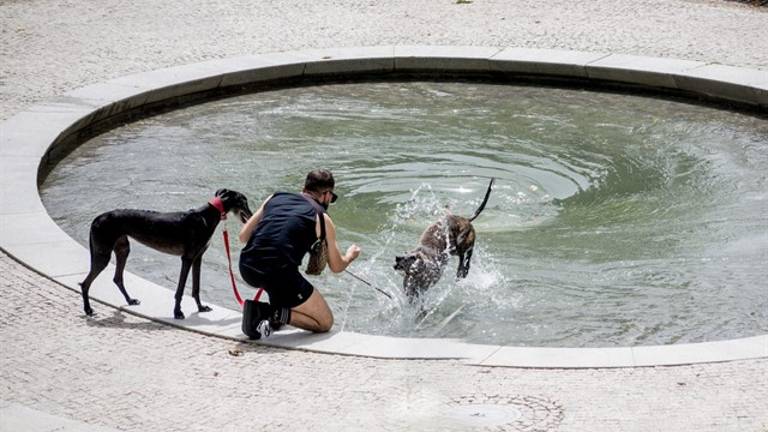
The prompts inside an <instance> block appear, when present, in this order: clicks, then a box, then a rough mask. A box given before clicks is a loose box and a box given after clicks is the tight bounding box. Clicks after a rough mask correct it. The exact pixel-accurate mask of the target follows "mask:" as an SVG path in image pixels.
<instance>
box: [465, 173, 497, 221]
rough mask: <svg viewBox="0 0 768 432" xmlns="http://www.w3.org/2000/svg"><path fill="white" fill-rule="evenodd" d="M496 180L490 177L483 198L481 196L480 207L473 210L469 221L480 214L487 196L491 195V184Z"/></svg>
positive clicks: (486, 202) (486, 201)
mask: <svg viewBox="0 0 768 432" xmlns="http://www.w3.org/2000/svg"><path fill="white" fill-rule="evenodd" d="M494 180H496V179H495V178H493V177H491V182H490V183H488V190H487V191H485V198H483V202H482V203H481V204H480V207H479V208H478V209H477V210H476V211H475V214H474V215H472V217H471V218H469V221H470V222H472V221H473V220H475V219H476V218H477V217H478V216H480V212H482V211H483V209H484V208H485V205H486V204H488V197H490V196H491V186H493V181H494Z"/></svg>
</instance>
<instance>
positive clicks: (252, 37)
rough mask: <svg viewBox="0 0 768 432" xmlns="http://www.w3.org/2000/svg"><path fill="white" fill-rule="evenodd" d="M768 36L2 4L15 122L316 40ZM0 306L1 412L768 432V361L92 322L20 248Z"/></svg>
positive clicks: (750, 49) (631, 41) (622, 44)
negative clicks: (354, 352) (322, 348)
mask: <svg viewBox="0 0 768 432" xmlns="http://www.w3.org/2000/svg"><path fill="white" fill-rule="evenodd" d="M766 28H768V12H766V10H765V9H755V8H751V7H748V6H745V5H742V4H737V3H728V2H720V1H714V0H713V1H704V0H702V1H672V0H636V1H632V2H617V1H614V0H595V1H589V2H566V1H549V2H534V1H528V0H521V1H514V2H511V1H506V0H505V1H501V0H499V1H483V0H475V1H474V2H472V3H470V4H456V2H455V1H454V0H442V1H424V2H413V1H405V0H392V1H379V2H375V1H373V0H364V1H361V0H346V1H341V0H335V1H315V2H306V1H300V0H286V1H280V2H269V3H265V2H253V1H246V0H240V1H238V0H232V1H226V2H209V1H194V2H193V1H176V0H169V1H164V2H154V1H148V0H145V1H135V2H121V1H116V0H105V1H100V2H84V1H77V0H72V1H24V2H21V1H0V120H2V119H6V118H8V117H10V116H11V115H13V113H15V112H17V111H20V110H23V109H24V108H25V107H27V106H28V105H30V104H32V103H35V102H37V101H40V100H42V99H45V98H47V97H51V96H54V95H57V94H60V93H63V92H64V91H67V90H71V89H74V88H77V87H80V86H83V85H86V84H91V83H95V82H99V81H103V80H106V79H109V78H113V77H117V76H121V75H125V74H128V73H132V72H139V71H147V70H152V69H157V68H160V67H164V66H171V65H178V64H184V63H194V62H199V61H203V60H206V59H211V58H219V57H230V56H235V55H241V54H250V53H258V52H268V51H284V50H292V49H301V48H309V47H327V46H354V45H382V44H401V45H406V44H436V45H448V44H451V45H493V46H528V47H541V48H561V49H577V50H585V51H604V52H617V53H625V54H639V55H651V56H659V57H674V58H684V59H691V60H699V61H709V62H718V63H724V64H730V65H736V66H748V67H754V68H759V69H764V70H768V49H766V47H765V40H764V38H762V37H761V35H763V34H764V33H765V29H766ZM0 298H2V306H0V347H2V350H1V351H0V408H7V407H8V406H15V405H21V406H24V407H27V408H29V409H30V410H36V411H41V412H45V413H49V414H51V415H54V416H58V417H62V418H68V419H72V420H76V421H78V422H84V423H87V424H91V425H94V426H101V427H105V428H115V429H118V430H128V431H147V430H164V431H175V430H184V431H239V430H268V429H269V430H276V429H283V428H285V429H289V430H291V429H298V430H334V431H336V430H359V429H362V428H367V429H369V430H441V431H442V430H475V429H477V430H483V429H485V430H498V431H503V430H511V431H635V430H636V431H653V430H659V431H757V432H768V360H765V359H763V360H752V361H739V362H728V363H719V364H705V365H696V366H680V367H665V368H637V369H604V370H596V369H591V370H536V369H514V368H482V367H470V366H464V365H462V364H460V363H457V362H454V361H413V360H410V361H397V360H375V359H365V358H355V357H343V356H336V355H324V354H314V353H306V352H301V351H288V350H280V349H272V348H265V347H259V346H254V345H249V344H241V343H238V342H234V341H229V340H223V339H218V338H211V337H206V336H202V335H199V334H197V333H192V332H188V331H183V330H178V329H175V328H172V327H168V326H165V325H161V324H158V323H154V322H151V321H148V320H145V319H141V318H137V317H134V316H132V315H128V314H125V313H123V312H120V311H117V310H114V309H109V308H107V307H105V306H102V307H101V308H100V312H101V314H100V315H98V316H97V317H96V318H95V319H86V318H84V317H83V316H82V314H81V311H80V306H81V305H80V296H79V294H78V293H75V292H73V291H70V290H68V289H66V288H64V287H62V286H60V285H58V284H56V283H53V282H51V281H49V280H47V279H45V278H43V277H41V276H39V275H37V274H35V273H33V272H31V271H29V270H28V269H26V268H25V267H24V266H22V265H20V264H18V263H17V262H15V261H14V260H12V259H11V258H10V257H8V256H7V255H6V254H4V253H1V252H0ZM238 354H239V355H238ZM3 425H4V423H3V421H2V419H0V430H2V429H3ZM2 432H5V431H4V430H2Z"/></svg>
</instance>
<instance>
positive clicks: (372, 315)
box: [42, 82, 768, 347]
mask: <svg viewBox="0 0 768 432" xmlns="http://www.w3.org/2000/svg"><path fill="white" fill-rule="evenodd" d="M767 123H768V122H766V121H765V120H761V119H757V118H754V117H750V116H746V115H741V114H735V113H730V112H725V111H719V110H715V109H712V108H706V107H700V106H693V105H688V104H683V103H679V102H672V101H666V100H658V99H652V98H646V97H640V96H627V95H616V94H605V93H596V92H589V91H582V90H572V89H571V90H564V89H552V88H534V87H516V86H506V85H494V84H477V83H435V82H415V83H373V84H336V85H326V86H317V87H307V88H296V89H287V90H279V91H273V92H264V93H258V94H253V95H247V96H241V97H236V98H230V99H225V100H220V101H215V102H210V103H206V104H202V105H198V106H194V107H190V108H186V109H183V110H179V111H175V112H171V113H167V114H163V115H160V116H156V117H152V118H149V119H146V120H142V121H139V122H136V123H132V124H130V125H127V126H124V127H120V128H117V129H115V130H112V131H110V132H108V133H106V134H104V135H101V136H99V137H97V138H95V139H93V140H91V141H89V142H87V143H85V144H84V145H83V146H81V147H80V148H79V149H77V150H76V151H75V152H74V153H72V154H71V155H70V156H69V157H67V159H65V160H64V161H63V162H62V163H60V164H59V165H58V166H57V168H56V169H55V170H54V171H53V172H52V173H51V175H50V176H49V177H48V179H47V180H46V182H45V184H44V185H43V187H42V195H43V200H44V203H45V205H46V207H47V208H48V210H49V212H50V213H51V214H52V215H53V217H54V219H55V220H56V221H57V222H58V223H59V224H60V225H61V226H62V227H63V229H64V230H65V231H67V232H68V233H69V234H70V235H71V236H72V237H74V238H75V239H76V240H78V241H79V242H81V243H82V244H84V245H87V243H88V241H87V239H88V227H89V225H90V222H91V220H92V219H93V217H95V216H96V215H97V214H99V213H101V212H103V211H107V210H110V209H113V208H145V209H154V210H161V211H171V210H182V209H188V208H193V207H197V206H200V205H202V204H204V203H205V202H206V201H207V200H208V199H209V198H210V197H211V196H212V194H213V192H214V191H215V190H216V189H218V188H221V187H228V188H231V189H235V190H238V191H241V192H243V193H245V194H246V195H247V196H248V197H249V198H250V200H251V207H252V208H253V209H254V210H255V209H256V208H257V207H258V205H259V204H260V202H261V201H262V200H263V199H264V198H265V197H266V196H268V195H269V194H271V193H272V192H274V191H278V190H288V191H298V190H299V189H300V187H301V185H302V184H303V179H304V176H305V174H306V172H307V171H309V170H311V169H313V168H316V167H326V168H329V169H331V170H332V171H333V172H334V174H335V176H336V179H337V191H338V192H339V194H340V195H341V199H340V200H339V202H338V203H337V204H336V205H334V206H333V207H332V208H331V216H332V217H333V219H334V221H335V222H336V225H337V226H338V229H339V239H340V243H341V246H342V249H345V248H346V247H347V246H348V245H349V244H351V243H352V242H355V243H357V244H359V245H360V246H361V247H362V249H363V255H362V256H361V258H360V260H358V261H357V262H356V263H355V264H354V265H353V266H352V267H351V268H350V269H351V270H352V271H354V272H356V273H357V274H359V275H360V276H362V277H364V278H366V279H368V280H370V281H371V282H372V283H373V284H375V285H376V286H378V287H379V288H381V289H383V290H385V291H388V292H390V293H391V294H392V295H393V296H394V300H389V299H387V298H386V297H385V296H383V295H380V294H378V293H376V292H375V291H374V290H372V289H371V288H369V287H367V286H365V285H363V284H361V283H359V282H357V281H356V280H354V279H352V278H351V277H349V276H347V275H343V274H342V275H323V276H321V277H315V278H310V281H311V282H312V283H313V284H314V285H315V286H316V287H318V288H319V289H320V291H321V292H322V293H323V294H324V295H325V296H326V297H327V299H328V301H329V304H330V305H331V307H332V309H333V310H334V313H335V316H336V328H339V329H344V330H351V331H358V332H363V333H371V334H386V335H396V336H415V337H428V336H436V337H451V338H458V339H462V340H465V341H470V342H480V343H492V344H515V345H536V346H566V347H581V346H627V345H649V344H671V343H682V342H698V341H709V340H719V339H724V338H733V337H742V336H750V335H755V334H763V333H766V332H768V287H767V286H766V277H767V276H768V271H767V270H766V262H768V216H767V215H768V212H767V211H766V210H768V188H767V187H766V186H768V179H767V177H766V173H768V124H767ZM491 176H492V177H496V179H497V181H496V186H495V188H494V190H493V193H492V194H491V198H490V201H489V203H488V206H487V207H486V209H485V211H484V212H483V213H482V215H481V216H480V217H479V218H478V219H477V220H476V222H475V228H476V230H477V237H478V240H477V244H476V252H475V256H474V259H473V263H472V269H471V271H470V273H469V276H468V278H467V279H465V280H461V281H456V280H455V279H454V277H453V275H454V274H455V268H456V265H457V262H456V260H455V259H453V260H452V261H451V262H450V263H449V268H448V270H447V271H446V273H445V274H444V276H443V278H442V279H441V281H440V283H438V285H436V286H435V287H433V288H432V289H431V290H430V291H429V292H428V293H427V294H426V296H425V297H424V299H423V304H421V305H419V306H418V307H417V306H411V305H408V303H407V301H406V300H405V298H404V297H403V295H402V292H401V290H400V286H401V284H402V278H401V277H400V276H399V275H398V274H396V273H395V272H394V270H392V264H393V263H394V256H395V255H397V254H400V253H403V252H405V251H407V250H409V249H412V248H414V247H416V245H417V240H418V237H419V235H420V233H421V231H422V230H423V229H424V228H426V226H427V225H429V224H430V223H431V222H433V221H435V220H437V218H438V217H439V215H440V214H442V212H443V211H444V210H443V209H444V208H445V207H446V206H448V207H449V208H450V209H451V211H453V212H454V213H457V214H461V215H466V216H469V215H471V214H472V213H473V212H474V210H475V208H476V207H477V205H478V204H479V202H480V200H481V199H482V197H483V194H484V192H485V187H486V185H487V182H488V179H487V178H488V177H491ZM73 197H76V199H74V198H73ZM227 223H228V227H229V229H230V231H234V232H236V231H237V230H239V224H238V223H237V222H236V221H234V219H230V220H229V221H228V222H227ZM236 255H237V253H235V256H236ZM128 270H129V271H132V272H134V273H137V274H139V275H142V276H144V277H146V278H148V279H150V280H153V281H155V282H157V283H159V284H161V285H164V286H167V287H169V288H173V287H174V286H175V283H176V279H177V277H178V271H179V262H178V258H175V257H169V256H164V255H161V254H159V253H157V252H154V251H150V250H148V249H146V248H144V247H142V246H140V245H135V246H134V247H133V250H132V254H131V257H130V258H129V262H128ZM101 277H104V278H111V275H106V274H104V275H102V276H101ZM202 278H203V285H204V287H203V298H204V299H205V301H208V302H211V303H214V304H219V305H223V306H226V307H229V308H233V309H235V308H236V304H235V302H234V300H233V299H232V295H231V288H230V287H229V285H228V283H229V282H228V276H227V273H226V256H225V254H224V251H223V245H222V241H221V237H220V234H219V233H217V234H216V235H215V236H214V239H213V242H212V244H211V248H210V249H209V251H208V252H207V253H206V255H205V258H204V268H203V275H202ZM244 285H245V284H244V283H243V282H241V286H244ZM190 289H191V288H188V290H187V292H188V293H189V291H190ZM128 290H129V292H130V287H128ZM245 291H246V292H251V291H250V290H249V289H248V288H247V287H246V288H245ZM169 295H171V294H170V293H169ZM461 305H464V307H463V308H462V310H461V312H459V313H458V314H457V315H456V317H455V318H454V319H453V320H452V321H450V322H449V323H448V324H447V325H445V327H442V328H440V323H441V321H443V319H444V318H445V317H446V316H448V315H450V314H451V313H452V312H454V311H455V310H456V309H458V308H459V307H460V306H461ZM419 307H421V308H423V309H425V310H426V311H428V312H427V317H426V318H425V319H424V320H423V322H419V319H418V318H417V315H418V309H419ZM188 312H192V311H188ZM169 313H170V312H169Z"/></svg>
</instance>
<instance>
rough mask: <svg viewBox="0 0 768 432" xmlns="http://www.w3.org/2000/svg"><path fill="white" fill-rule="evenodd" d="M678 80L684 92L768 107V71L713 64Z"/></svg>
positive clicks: (693, 70)
mask: <svg viewBox="0 0 768 432" xmlns="http://www.w3.org/2000/svg"><path fill="white" fill-rule="evenodd" d="M675 81H676V85H677V87H678V88H680V89H682V90H688V91H691V92H694V93H701V94H705V95H708V96H713V97H716V98H721V99H725V100H731V101H735V102H741V103H746V104H750V105H760V106H768V71H759V70H754V69H744V68H737V67H731V66H723V65H717V64H711V65H705V66H702V67H699V68H695V69H691V70H689V71H686V73H685V74H684V75H680V76H677V77H675Z"/></svg>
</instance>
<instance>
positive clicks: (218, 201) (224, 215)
mask: <svg viewBox="0 0 768 432" xmlns="http://www.w3.org/2000/svg"><path fill="white" fill-rule="evenodd" d="M208 204H210V205H212V206H213V207H214V208H216V210H218V211H219V213H221V219H222V220H224V219H226V218H227V212H226V211H225V210H224V203H223V202H222V201H221V198H219V197H213V198H211V200H210V201H208Z"/></svg>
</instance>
